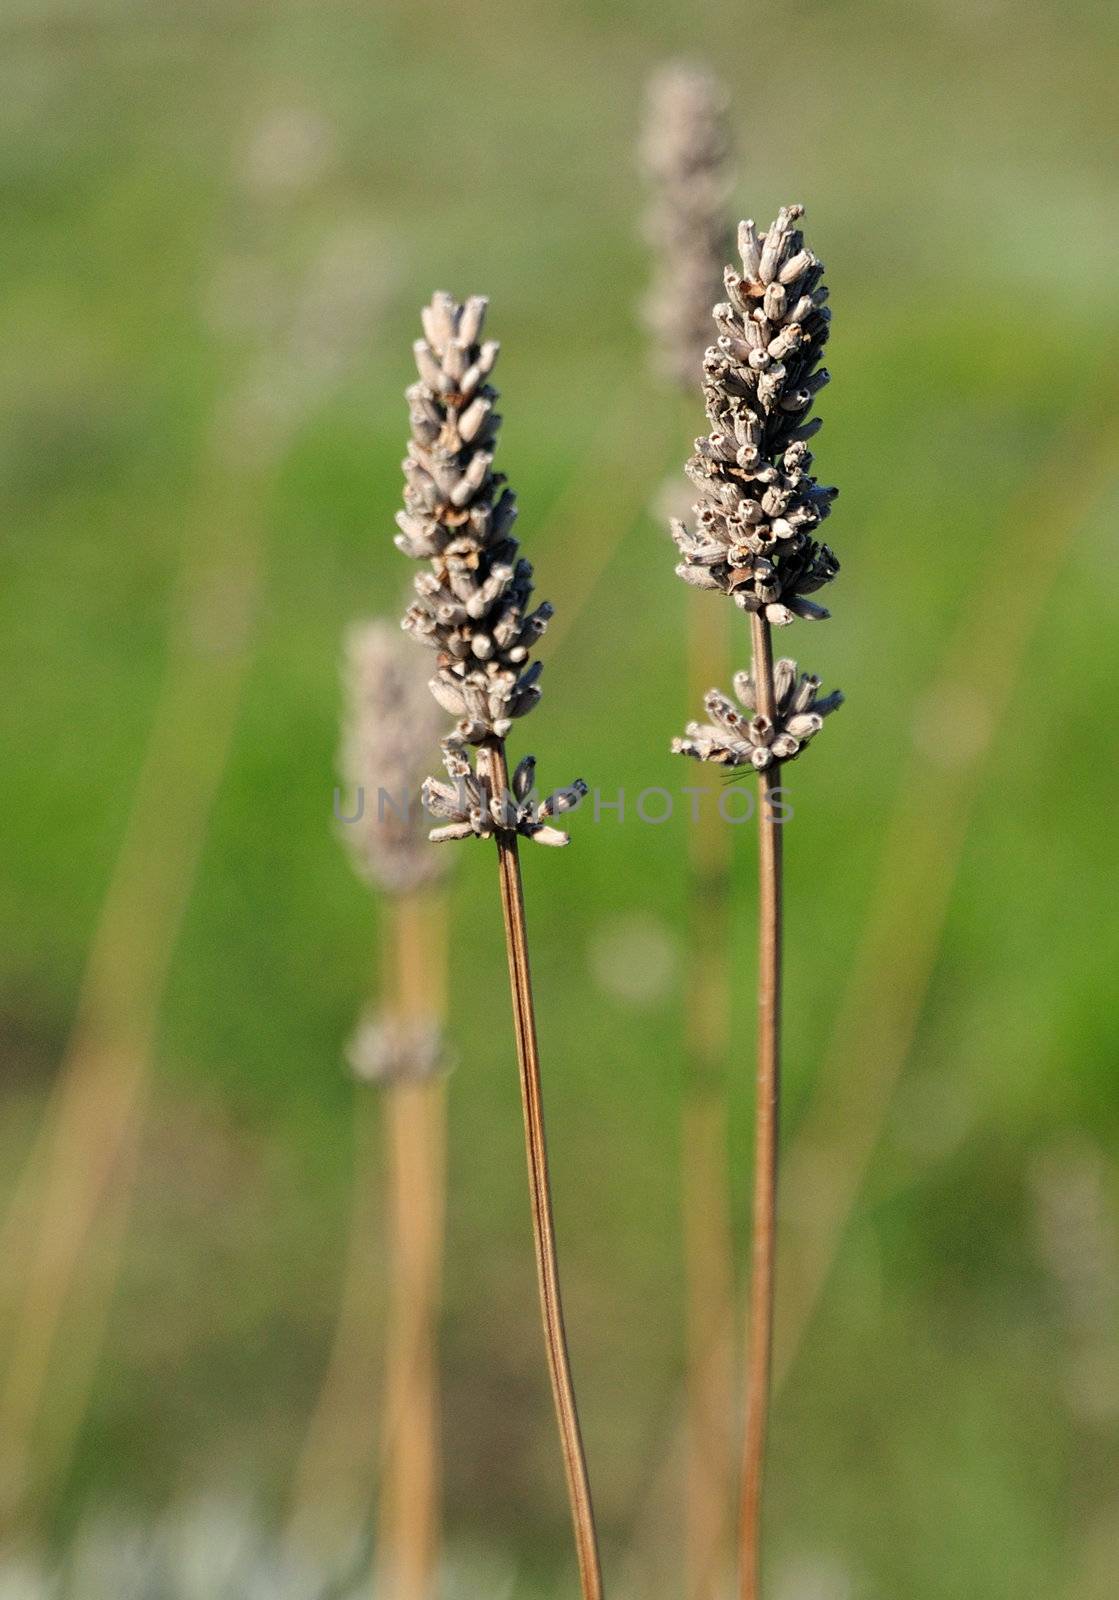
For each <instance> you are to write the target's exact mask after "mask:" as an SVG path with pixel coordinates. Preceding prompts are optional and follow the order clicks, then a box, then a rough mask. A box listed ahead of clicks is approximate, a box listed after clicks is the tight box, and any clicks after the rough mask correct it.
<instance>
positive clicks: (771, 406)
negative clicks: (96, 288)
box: [672, 206, 843, 1600]
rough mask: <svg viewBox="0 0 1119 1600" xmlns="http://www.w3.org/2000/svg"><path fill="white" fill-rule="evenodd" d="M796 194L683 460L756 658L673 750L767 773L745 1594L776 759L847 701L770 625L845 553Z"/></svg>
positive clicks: (696, 572) (818, 296) (723, 341)
mask: <svg viewBox="0 0 1119 1600" xmlns="http://www.w3.org/2000/svg"><path fill="white" fill-rule="evenodd" d="M802 213H803V207H801V206H788V207H783V208H782V210H781V211H780V212H779V213H778V216H777V219H776V220H775V222H774V223H773V224H772V226H771V227H770V228H769V230H768V231H767V232H766V233H764V234H761V235H759V234H758V232H757V230H756V229H755V227H754V224H753V222H752V221H749V220H747V221H744V222H742V223H740V225H739V229H738V241H737V242H738V253H739V256H740V258H741V267H739V266H738V265H736V264H732V265H731V266H728V267H727V268H726V271H725V274H724V284H725V287H726V293H727V297H728V298H727V299H726V300H725V301H720V302H719V303H718V304H717V305H716V306H715V307H714V309H713V312H712V315H713V318H714V321H715V325H716V329H717V331H718V335H719V336H718V338H717V339H716V341H715V342H714V343H713V344H711V345H709V346H708V348H707V350H706V352H705V354H704V357H703V395H704V402H705V408H706V412H707V420H708V424H709V427H710V432H709V434H708V435H707V436H706V437H705V438H701V439H697V440H696V448H695V454H694V455H693V456H692V457H691V459H690V460H689V462H688V466H687V471H688V475H689V477H690V478H691V479H692V481H693V483H695V484H696V486H697V488H698V490H699V498H698V500H697V501H696V504H695V505H694V506H693V515H694V522H693V525H692V526H691V527H689V526H688V525H687V524H686V523H685V522H683V521H679V520H677V521H674V522H673V524H672V535H673V539H674V540H675V543H676V547H677V549H678V550H679V552H680V555H681V556H682V558H683V559H682V561H681V563H680V565H679V566H678V567H677V568H676V571H677V573H678V575H679V576H680V577H681V578H683V579H684V580H685V581H686V582H687V583H689V584H691V585H692V586H693V587H695V588H697V589H699V590H706V591H708V592H712V591H714V592H718V593H723V594H725V595H727V596H728V597H729V598H731V599H733V600H734V602H735V604H736V605H737V606H738V607H739V608H740V609H741V610H742V611H745V612H746V613H747V615H748V616H749V618H750V633H751V642H752V646H753V666H752V669H751V671H750V672H740V673H737V674H736V675H735V678H734V693H735V697H736V700H737V704H736V703H735V701H732V700H731V699H730V698H728V696H727V695H725V694H724V693H722V691H720V690H719V689H710V690H709V691H708V692H707V694H706V695H705V696H704V701H703V703H704V708H705V710H706V712H707V715H708V718H709V721H707V722H706V723H699V722H691V723H689V724H688V726H687V729H686V733H685V737H684V738H682V739H675V740H673V744H672V748H673V750H674V751H676V752H677V753H678V754H680V755H686V756H690V757H691V758H692V759H693V760H696V761H709V762H713V763H715V764H716V765H718V766H720V767H724V768H727V767H729V768H731V769H734V768H741V769H743V771H746V770H748V769H752V770H753V771H755V772H756V773H757V774H758V786H759V807H758V872H759V894H758V912H759V937H758V1037H757V1101H756V1106H757V1110H756V1118H755V1152H756V1153H755V1164H754V1216H753V1240H752V1251H751V1270H750V1310H749V1327H748V1341H747V1352H746V1429H745V1444H744V1453H743V1469H742V1482H741V1499H740V1506H739V1581H740V1592H741V1594H742V1597H743V1600H758V1595H759V1593H760V1569H761V1556H760V1542H761V1541H760V1535H761V1513H762V1493H763V1488H764V1472H765V1450H766V1434H767V1431H768V1423H769V1396H770V1388H771V1369H772V1350H773V1306H774V1270H775V1254H776V1229H777V1139H778V1113H779V1087H780V1037H781V848H782V834H781V828H782V817H781V815H780V813H779V810H778V808H777V806H776V804H775V797H776V791H777V790H778V789H779V787H780V781H779V778H778V772H779V770H780V769H781V768H782V767H783V766H784V764H785V762H787V761H792V760H795V759H796V757H797V756H798V755H799V754H800V753H801V751H802V750H803V749H804V747H805V746H806V745H807V744H808V743H809V742H810V741H811V740H812V739H814V738H815V736H816V734H817V733H818V732H819V731H820V729H821V728H822V727H823V723H824V718H825V717H826V716H828V715H829V714H830V713H831V712H832V711H834V710H835V709H836V707H837V706H839V705H840V704H841V703H842V699H843V696H842V695H841V694H839V693H838V692H833V693H832V694H830V695H826V696H823V697H822V698H821V697H819V689H820V680H819V678H817V677H815V676H814V675H812V674H809V673H803V674H800V675H799V676H798V672H797V666H796V662H795V661H792V660H789V659H788V658H783V659H782V660H780V661H777V662H775V661H774V659H773V645H772V638H771V633H770V629H771V626H776V627H787V626H789V625H790V624H792V623H793V622H794V621H796V620H797V619H798V618H800V619H804V620H808V621H819V620H822V619H823V618H825V617H826V616H827V615H828V613H827V611H826V610H824V608H823V607H822V606H820V605H819V604H818V603H817V602H816V601H815V600H813V599H810V598H809V597H810V596H811V595H813V594H815V593H816V592H817V591H818V590H819V589H821V588H823V587H824V585H825V584H827V583H830V582H831V580H832V579H833V578H834V577H835V575H836V573H837V572H838V570H839V563H838V561H837V560H836V559H835V556H834V554H833V552H832V551H831V550H830V549H829V548H828V546H827V545H825V544H822V543H820V542H819V541H818V540H817V538H816V537H815V534H816V531H817V529H818V528H819V525H820V523H821V522H822V521H823V519H824V518H825V517H826V516H827V515H828V512H829V510H830V508H831V502H832V500H834V498H835V495H836V490H834V489H831V488H826V487H824V486H823V485H821V484H820V483H819V482H818V481H817V480H816V478H815V477H814V476H813V474H812V472H811V467H812V454H811V451H810V450H809V449H808V440H809V439H810V438H811V437H812V435H813V434H814V433H815V432H816V430H817V429H818V427H819V425H820V424H819V420H818V419H813V418H811V417H810V415H809V413H810V411H811V408H812V402H813V398H814V396H815V395H816V394H817V392H818V391H819V390H820V389H822V388H823V387H824V385H825V384H826V383H827V381H828V373H827V371H826V369H825V368H823V367H821V366H819V360H820V355H821V352H822V349H823V346H824V344H825V343H826V341H827V337H828V322H829V316H830V313H829V312H828V310H827V307H826V303H825V302H826V300H827V290H826V289H825V288H824V287H823V285H822V283H821V279H822V276H823V267H822V265H821V263H820V262H819V261H818V260H817V259H816V257H815V256H814V255H813V254H812V252H811V251H810V250H807V249H805V247H804V236H803V234H802V233H801V230H800V228H799V227H798V226H797V223H798V222H799V219H800V217H801V215H802Z"/></svg>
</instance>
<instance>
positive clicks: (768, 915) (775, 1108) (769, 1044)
mask: <svg viewBox="0 0 1119 1600" xmlns="http://www.w3.org/2000/svg"><path fill="white" fill-rule="evenodd" d="M750 633H751V638H752V641H753V647H754V681H755V684H756V685H757V696H758V711H759V713H760V714H761V715H762V716H763V717H768V718H770V720H771V721H772V720H774V719H775V716H776V696H775V694H774V687H773V648H772V641H771V639H770V631H769V624H768V622H766V621H765V619H764V618H763V617H761V616H758V615H756V614H755V615H754V616H752V617H751V618H750ZM779 771H780V769H779V768H777V767H773V766H771V767H767V768H765V770H764V771H762V772H761V773H759V775H758V790H759V810H758V1066H757V1101H756V1122H755V1131H754V1233H753V1247H752V1252H751V1264H750V1315H749V1330H748V1342H747V1352H746V1441H745V1450H744V1455H743V1464H742V1501H741V1519H740V1524H739V1549H740V1562H741V1572H740V1584H741V1593H742V1597H743V1600H757V1596H758V1594H759V1592H760V1565H761V1561H760V1547H761V1511H762V1489H763V1486H764V1478H765V1446H766V1434H767V1432H768V1425H769V1395H770V1383H771V1368H772V1364H773V1299H774V1265H775V1253H776V1234H777V1136H778V1121H779V1109H780V1069H781V1062H780V1053H781V825H780V823H779V821H778V819H777V815H776V814H775V811H774V806H773V798H772V797H773V791H774V790H775V789H776V788H778V787H779V781H780V780H779V778H778V776H777V774H778V772H779Z"/></svg>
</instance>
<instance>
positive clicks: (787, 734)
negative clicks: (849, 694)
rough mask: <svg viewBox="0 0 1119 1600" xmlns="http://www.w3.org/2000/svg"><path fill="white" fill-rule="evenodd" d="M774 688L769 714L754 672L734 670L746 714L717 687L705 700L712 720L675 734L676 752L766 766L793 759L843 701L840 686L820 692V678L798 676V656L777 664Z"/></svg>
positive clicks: (760, 767) (701, 758)
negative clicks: (764, 709) (772, 715)
mask: <svg viewBox="0 0 1119 1600" xmlns="http://www.w3.org/2000/svg"><path fill="white" fill-rule="evenodd" d="M773 688H774V695H775V699H776V706H777V716H776V717H775V718H770V717H765V716H762V715H761V713H760V712H759V711H758V697H757V686H756V684H755V683H754V680H753V678H752V677H751V675H750V674H749V673H748V672H738V673H735V677H734V692H735V694H736V695H737V696H738V701H739V705H740V706H741V707H742V708H743V710H744V711H745V713H746V714H745V715H743V710H739V708H738V706H736V705H734V703H733V702H732V701H731V700H728V699H727V697H726V695H724V694H720V693H719V691H718V690H717V689H712V690H711V691H710V692H709V693H708V695H707V697H706V699H705V700H704V705H705V707H706V709H707V715H708V716H709V717H710V718H711V721H710V722H709V723H700V722H689V723H688V727H687V737H686V738H684V739H673V741H672V749H673V753H674V754H675V755H682V756H691V757H692V758H693V759H694V760H696V761H714V762H718V763H721V764H722V765H724V766H728V767H754V768H755V769H756V770H757V771H759V772H761V771H763V770H764V769H765V768H766V767H769V766H772V765H773V764H774V763H775V762H778V761H792V760H793V758H794V757H795V756H798V755H799V754H800V752H801V751H802V750H803V748H804V746H805V745H806V744H807V743H808V741H809V739H811V738H813V737H814V736H815V735H816V734H817V733H819V731H820V729H821V728H822V727H823V725H824V718H825V717H826V716H828V715H829V714H830V713H831V712H833V711H834V710H836V708H837V707H838V706H841V705H842V704H843V695H842V694H841V693H840V691H839V690H838V689H835V690H833V691H832V693H831V694H829V695H825V696H824V697H823V698H822V699H819V698H817V697H818V695H819V690H820V680H819V678H817V677H814V676H812V675H811V674H810V673H807V672H805V673H801V675H800V677H799V679H798V677H797V664H796V662H795V661H789V660H787V659H786V660H782V661H778V662H776V663H775V665H774V668H773Z"/></svg>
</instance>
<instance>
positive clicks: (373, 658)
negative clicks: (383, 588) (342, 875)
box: [338, 622, 444, 894]
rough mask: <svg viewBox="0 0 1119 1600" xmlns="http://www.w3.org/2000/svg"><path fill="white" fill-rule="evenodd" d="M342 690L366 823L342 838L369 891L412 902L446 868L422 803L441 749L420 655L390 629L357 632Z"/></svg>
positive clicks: (345, 752)
mask: <svg viewBox="0 0 1119 1600" xmlns="http://www.w3.org/2000/svg"><path fill="white" fill-rule="evenodd" d="M343 686H344V695H345V713H344V717H343V723H342V746H341V750H340V751H339V756H338V767H339V772H340V775H341V777H342V778H343V780H344V781H345V783H346V784H348V785H349V787H350V788H351V789H352V790H353V791H355V792H356V793H358V795H359V796H360V804H359V806H358V811H359V815H358V816H357V817H356V818H355V819H354V820H353V821H348V822H346V823H345V824H344V825H342V826H341V827H340V829H339V832H340V834H341V837H342V840H343V842H344V843H345V844H346V845H347V847H348V848H349V850H350V852H351V855H352V857H353V862H354V867H355V869H356V871H357V872H358V873H359V875H360V876H361V877H362V878H364V879H365V881H366V882H367V883H372V884H374V885H375V886H376V887H378V888H380V889H383V890H384V891H385V893H386V894H405V893H407V892H408V891H409V890H411V889H416V888H418V887H419V886H420V885H421V884H424V883H428V882H430V881H431V879H432V878H435V877H438V876H439V875H440V874H441V872H442V870H443V866H444V863H443V862H441V861H440V860H439V859H438V858H436V857H434V856H433V853H432V851H430V850H429V849H428V848H427V839H426V828H425V826H424V819H423V815H422V810H421V806H420V800H419V789H420V784H421V782H422V779H423V775H424V772H425V770H426V769H427V766H428V763H429V762H430V760H431V756H432V752H433V751H434V750H436V749H437V748H438V745H439V733H440V718H439V713H438V710H437V708H436V707H435V706H434V705H433V704H432V700H431V696H430V694H429V693H428V689H427V683H426V682H425V678H424V674H423V673H422V672H421V671H419V670H418V664H417V662H416V658H415V654H414V652H413V651H412V650H411V648H410V647H409V645H408V643H407V641H406V640H405V639H402V638H401V636H400V632H399V630H398V629H397V628H394V627H393V626H392V625H391V624H390V623H387V622H364V623H358V624H357V625H356V626H354V627H353V628H351V629H350V631H349V633H348V634H347V636H346V646H345V660H344V678H343Z"/></svg>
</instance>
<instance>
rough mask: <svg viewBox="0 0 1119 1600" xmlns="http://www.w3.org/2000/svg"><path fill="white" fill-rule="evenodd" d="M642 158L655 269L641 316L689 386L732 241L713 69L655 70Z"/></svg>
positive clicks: (726, 155) (723, 104) (723, 105)
mask: <svg viewBox="0 0 1119 1600" xmlns="http://www.w3.org/2000/svg"><path fill="white" fill-rule="evenodd" d="M642 155H643V158H644V165H645V168H646V170H647V172H648V174H649V178H650V182H651V187H652V190H653V203H652V205H651V207H650V211H649V219H648V239H649V243H650V245H651V247H652V250H653V259H654V263H655V274H656V275H655V278H654V281H653V287H652V289H651V290H650V293H649V297H648V300H647V301H646V305H645V316H646V321H647V323H648V326H649V329H650V331H651V333H652V335H653V339H654V348H655V350H656V354H657V360H658V365H659V366H660V368H661V369H662V370H663V372H664V375H665V376H666V377H667V378H669V379H670V380H671V381H672V382H674V383H676V384H679V385H680V386H681V387H683V388H689V389H690V388H691V385H692V384H693V383H694V382H695V380H696V378H697V376H698V374H699V368H700V363H701V362H702V360H703V352H704V350H705V349H706V347H707V343H708V339H709V336H710V327H711V323H710V317H711V306H712V303H713V301H714V300H715V298H716V297H717V295H718V293H719V289H720V286H721V283H722V272H723V262H724V261H725V260H726V258H727V254H728V252H729V250H730V244H731V240H730V230H729V228H728V226H727V197H728V193H729V190H730V174H729V162H730V135H729V131H728V128H727V100H726V94H725V92H724V91H723V89H722V86H721V85H720V84H719V82H718V80H717V79H716V78H715V77H713V75H712V74H711V73H709V72H707V71H705V70H704V69H703V68H702V67H696V66H693V65H690V64H689V63H687V62H681V61H676V62H672V63H670V64H669V65H668V66H666V67H664V68H663V69H662V70H661V71H660V72H658V73H657V75H656V76H655V77H654V79H653V80H652V82H651V84H650V86H649V97H648V112H647V117H646V124H645V136H644V139H643V141H642Z"/></svg>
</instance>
